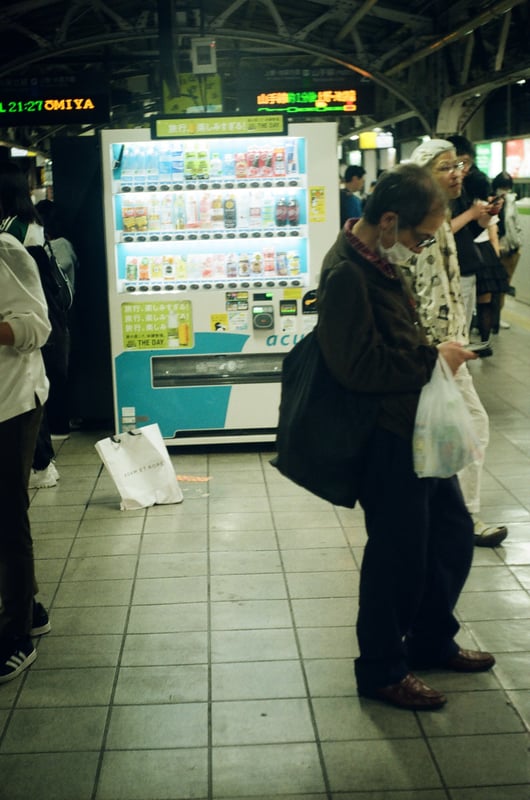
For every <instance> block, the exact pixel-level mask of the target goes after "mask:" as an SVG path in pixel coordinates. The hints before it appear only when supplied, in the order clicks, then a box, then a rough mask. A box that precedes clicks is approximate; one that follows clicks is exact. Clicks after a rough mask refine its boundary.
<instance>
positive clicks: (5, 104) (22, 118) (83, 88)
mask: <svg viewBox="0 0 530 800" xmlns="http://www.w3.org/2000/svg"><path fill="white" fill-rule="evenodd" d="M109 120H110V99H109V93H108V90H107V87H106V86H105V83H104V81H101V79H97V80H96V79H95V78H94V81H93V82H92V83H91V82H90V81H87V80H86V79H85V80H83V81H82V82H81V81H78V80H77V79H76V78H75V77H72V78H70V77H64V76H60V78H45V79H39V78H18V79H4V80H2V81H0V127H2V128H11V127H22V126H34V125H90V124H94V125H99V124H103V123H106V122H109Z"/></svg>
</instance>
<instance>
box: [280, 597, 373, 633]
mask: <svg viewBox="0 0 530 800" xmlns="http://www.w3.org/2000/svg"><path fill="white" fill-rule="evenodd" d="M292 604H293V614H294V618H295V623H296V625H297V627H298V628H312V627H328V626H330V627H339V626H344V625H347V626H348V625H351V624H352V623H353V622H354V621H355V617H356V614H357V608H356V606H355V604H354V602H353V601H352V599H351V597H327V598H318V599H314V600H313V599H311V600H293V601H292Z"/></svg>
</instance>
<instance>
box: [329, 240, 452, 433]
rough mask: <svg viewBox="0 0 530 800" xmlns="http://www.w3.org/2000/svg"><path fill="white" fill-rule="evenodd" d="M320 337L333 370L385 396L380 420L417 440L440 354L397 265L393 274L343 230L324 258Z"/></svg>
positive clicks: (351, 385)
mask: <svg viewBox="0 0 530 800" xmlns="http://www.w3.org/2000/svg"><path fill="white" fill-rule="evenodd" d="M318 314H319V317H318V327H317V332H318V341H319V344H320V347H321V350H322V354H323V357H324V360H325V361H326V364H327V366H328V368H329V370H330V372H331V373H332V374H333V375H334V377H335V378H336V379H337V380H338V381H339V383H341V384H342V385H343V386H345V387H346V388H348V389H349V390H350V391H352V392H356V393H362V394H366V393H369V394H371V395H372V396H374V398H375V399H378V400H379V401H380V405H379V414H378V419H377V425H379V426H380V427H382V428H385V429H387V430H390V431H392V432H394V433H396V434H397V435H399V436H401V437H403V438H410V439H412V433H413V429H414V419H415V416H416V408H417V405H418V399H419V394H420V392H421V389H422V387H423V386H424V384H425V383H427V382H428V381H429V379H430V376H431V372H432V370H433V367H434V364H435V361H436V359H437V357H438V351H437V349H436V347H433V346H431V345H429V344H428V343H427V339H426V337H425V334H424V332H423V329H422V327H421V323H420V321H419V318H418V316H417V314H416V311H415V306H414V300H413V298H412V295H411V294H410V292H409V290H408V289H407V288H406V284H405V281H404V279H403V277H402V275H401V273H400V272H398V268H396V273H395V276H394V277H390V276H387V275H386V274H384V273H383V272H382V271H381V270H380V269H378V268H377V267H376V266H375V265H374V264H373V263H371V262H370V261H369V260H367V259H366V258H365V257H363V255H361V253H360V252H359V251H357V250H356V249H355V248H354V247H353V245H352V244H351V243H350V240H349V238H348V236H347V235H346V234H345V233H344V232H342V231H341V232H340V233H339V235H338V237H337V240H336V242H335V244H334V245H333V246H332V248H331V249H330V250H329V252H328V253H327V255H326V256H325V258H324V262H323V266H322V272H321V277H320V284H319V288H318Z"/></svg>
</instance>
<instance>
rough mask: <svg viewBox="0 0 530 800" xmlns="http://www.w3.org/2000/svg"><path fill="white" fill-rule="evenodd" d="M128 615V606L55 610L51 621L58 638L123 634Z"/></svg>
mask: <svg viewBox="0 0 530 800" xmlns="http://www.w3.org/2000/svg"><path fill="white" fill-rule="evenodd" d="M127 613H128V609H127V606H94V607H93V608H90V609H87V608H85V607H83V606H82V607H80V608H71V607H70V608H54V609H53V613H52V612H51V611H50V615H51V616H50V619H51V623H52V625H53V632H54V634H56V635H57V636H72V635H75V634H77V635H79V634H101V633H123V632H124V630H125V623H126V621H127Z"/></svg>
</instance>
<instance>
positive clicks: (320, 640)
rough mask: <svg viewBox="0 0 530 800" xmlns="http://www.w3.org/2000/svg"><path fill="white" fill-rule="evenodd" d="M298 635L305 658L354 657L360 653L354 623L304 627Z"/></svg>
mask: <svg viewBox="0 0 530 800" xmlns="http://www.w3.org/2000/svg"><path fill="white" fill-rule="evenodd" d="M352 623H353V620H352ZM298 635H299V639H300V647H301V650H302V655H303V657H304V658H305V659H307V658H354V657H355V656H358V655H359V652H358V647H357V640H356V638H355V629H354V627H353V624H352V625H351V626H350V627H348V626H346V625H345V626H343V627H331V626H330V627H327V628H302V629H300V630H299V631H298Z"/></svg>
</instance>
